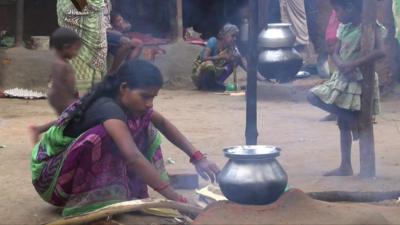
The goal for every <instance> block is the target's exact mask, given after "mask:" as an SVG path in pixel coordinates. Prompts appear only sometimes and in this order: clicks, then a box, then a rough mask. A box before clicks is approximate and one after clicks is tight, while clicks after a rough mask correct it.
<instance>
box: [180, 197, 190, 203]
mask: <svg viewBox="0 0 400 225" xmlns="http://www.w3.org/2000/svg"><path fill="white" fill-rule="evenodd" d="M178 202H180V203H188V200H187V198H185V197H183V196H182V195H181V196H179V199H178Z"/></svg>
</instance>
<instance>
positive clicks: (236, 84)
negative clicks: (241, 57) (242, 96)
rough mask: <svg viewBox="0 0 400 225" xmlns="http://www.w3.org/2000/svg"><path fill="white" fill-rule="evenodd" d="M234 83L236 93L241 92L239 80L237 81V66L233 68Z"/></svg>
mask: <svg viewBox="0 0 400 225" xmlns="http://www.w3.org/2000/svg"><path fill="white" fill-rule="evenodd" d="M233 83H234V84H235V91H236V92H237V91H239V90H240V89H239V84H238V79H237V66H236V65H235V66H234V67H233Z"/></svg>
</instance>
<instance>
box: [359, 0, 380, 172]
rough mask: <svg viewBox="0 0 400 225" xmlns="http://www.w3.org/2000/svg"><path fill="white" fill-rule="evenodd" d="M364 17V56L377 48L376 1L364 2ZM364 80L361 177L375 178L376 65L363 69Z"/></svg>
mask: <svg viewBox="0 0 400 225" xmlns="http://www.w3.org/2000/svg"><path fill="white" fill-rule="evenodd" d="M363 3H364V4H363V5H364V6H363V15H362V19H363V21H362V40H361V51H362V55H365V54H368V53H369V52H370V51H372V50H373V49H374V47H375V29H376V8H377V3H376V0H364V1H363ZM361 70H362V74H363V76H364V80H363V82H362V95H361V112H360V116H359V128H360V176H362V177H374V176H375V174H376V169H375V142H374V130H373V124H372V108H373V98H374V83H375V64H374V63H368V64H366V65H364V66H362V68H361Z"/></svg>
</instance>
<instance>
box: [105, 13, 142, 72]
mask: <svg viewBox="0 0 400 225" xmlns="http://www.w3.org/2000/svg"><path fill="white" fill-rule="evenodd" d="M131 28H132V25H131V24H130V23H129V22H127V21H126V20H125V19H124V18H123V17H122V15H121V14H120V13H118V12H112V13H110V25H109V26H108V29H107V43H108V52H109V53H111V54H112V55H113V56H114V61H113V63H112V65H111V69H110V72H115V71H117V70H118V68H119V67H120V66H121V64H122V62H123V61H124V60H126V59H137V58H138V57H139V56H140V54H141V53H142V49H143V42H142V41H141V40H139V39H135V38H133V39H131V38H129V37H127V36H125V35H124V33H125V32H128V31H130V29H131Z"/></svg>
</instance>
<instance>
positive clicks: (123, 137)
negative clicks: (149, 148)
mask: <svg viewBox="0 0 400 225" xmlns="http://www.w3.org/2000/svg"><path fill="white" fill-rule="evenodd" d="M103 125H104V127H105V129H106V130H107V133H108V134H109V135H110V136H111V138H112V139H113V140H114V142H115V144H116V145H117V147H118V149H119V151H120V152H121V154H122V155H123V156H124V157H125V159H126V161H127V165H128V171H132V172H134V173H135V174H138V175H139V176H141V177H142V179H143V180H144V182H146V184H148V185H149V186H150V187H152V188H153V189H158V188H160V187H162V186H164V185H165V182H164V181H163V180H162V179H161V176H160V174H159V173H158V172H157V171H156V169H155V168H154V167H153V166H152V165H151V164H150V162H149V161H148V160H147V159H146V158H145V157H144V156H143V154H142V153H141V152H140V151H139V149H138V147H137V146H136V144H135V142H134V141H133V138H132V136H131V133H130V132H129V129H128V127H127V125H126V124H125V123H124V122H123V121H120V120H117V119H110V120H107V121H105V122H104V123H103ZM160 194H162V195H163V196H164V197H166V198H168V199H171V200H175V201H178V200H179V198H180V195H179V194H177V193H176V192H175V191H174V190H173V189H172V188H171V187H167V188H165V189H163V190H162V191H160Z"/></svg>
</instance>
